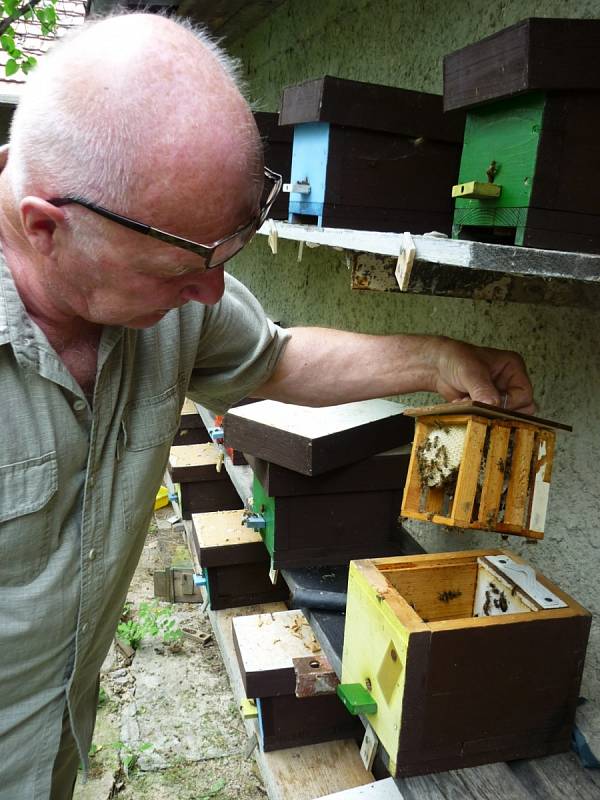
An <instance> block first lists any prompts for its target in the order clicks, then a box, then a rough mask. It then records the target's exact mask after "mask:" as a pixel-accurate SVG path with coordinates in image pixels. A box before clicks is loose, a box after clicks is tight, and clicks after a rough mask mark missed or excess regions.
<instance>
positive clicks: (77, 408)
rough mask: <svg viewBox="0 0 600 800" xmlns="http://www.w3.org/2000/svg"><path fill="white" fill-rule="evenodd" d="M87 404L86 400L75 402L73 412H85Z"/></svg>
mask: <svg viewBox="0 0 600 800" xmlns="http://www.w3.org/2000/svg"><path fill="white" fill-rule="evenodd" d="M86 408H87V403H86V402H85V400H75V402H74V403H73V411H85V409H86Z"/></svg>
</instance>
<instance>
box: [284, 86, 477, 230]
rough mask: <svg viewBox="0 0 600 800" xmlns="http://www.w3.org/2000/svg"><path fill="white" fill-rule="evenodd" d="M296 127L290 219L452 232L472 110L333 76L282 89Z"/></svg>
mask: <svg viewBox="0 0 600 800" xmlns="http://www.w3.org/2000/svg"><path fill="white" fill-rule="evenodd" d="M279 124H280V125H281V126H285V125H293V126H294V144H293V151H292V172H291V180H290V186H289V189H290V202H289V221H290V222H301V223H308V224H316V225H319V226H324V227H334V228H354V229H360V230H379V231H396V232H402V231H411V232H412V233H426V232H428V231H432V230H437V231H442V232H444V233H447V234H449V233H450V230H451V225H452V199H451V197H450V187H451V186H452V184H454V183H456V179H457V176H458V168H459V161H460V149H461V143H462V135H463V129H464V114H463V113H462V112H456V113H452V114H445V113H444V111H443V108H442V98H441V97H440V96H438V95H433V94H425V93H423V92H415V91H409V90H406V89H397V88H395V87H392V86H380V85H377V84H371V83H361V82H357V81H350V80H344V79H341V78H334V77H331V76H325V77H324V78H319V79H317V80H311V81H306V82H304V83H301V84H298V85H296V86H289V87H287V88H286V89H284V91H283V95H282V100H281V112H280V115H279Z"/></svg>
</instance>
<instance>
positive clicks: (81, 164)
mask: <svg viewBox="0 0 600 800" xmlns="http://www.w3.org/2000/svg"><path fill="white" fill-rule="evenodd" d="M7 177H8V179H9V181H10V184H11V186H12V187H13V191H14V193H15V199H16V201H17V202H19V200H20V199H21V198H22V197H23V196H25V195H35V196H39V197H42V198H50V197H56V196H75V197H81V198H83V199H86V200H89V201H91V202H94V203H97V204H100V205H105V206H107V207H109V208H112V209H114V210H115V211H119V212H121V213H124V214H128V215H131V216H139V217H141V218H143V219H144V221H146V222H148V223H150V224H153V225H156V226H159V227H163V228H165V229H171V230H173V231H174V232H181V233H182V234H183V235H185V234H187V235H188V236H190V237H191V236H192V233H193V231H191V230H189V229H188V228H190V227H194V226H197V227H198V231H197V234H196V236H197V237H198V238H200V239H201V238H202V236H205V237H208V239H207V240H208V241H210V238H211V231H218V230H219V229H220V231H221V233H225V234H226V233H227V232H231V231H232V230H233V229H234V228H235V227H236V226H237V225H239V224H241V223H243V222H244V221H246V219H248V218H249V217H250V216H251V213H252V207H253V205H254V204H255V203H256V198H257V194H258V191H259V189H258V187H259V185H261V182H262V152H261V146H260V139H259V137H258V133H257V130H256V126H255V124H254V121H253V118H252V114H251V111H250V109H249V107H248V104H247V103H246V101H245V100H244V98H243V97H242V95H241V93H240V91H239V88H238V85H237V81H236V75H235V66H234V65H232V62H231V61H229V60H228V59H227V57H226V56H225V55H224V54H223V53H222V52H221V51H220V50H219V49H218V48H217V47H216V45H214V44H213V43H212V42H211V41H210V39H209V38H208V37H207V36H206V35H204V34H202V33H198V32H196V31H194V30H193V29H192V28H191V26H189V25H187V24H182V23H178V22H174V21H172V20H169V19H167V18H164V17H160V16H156V15H152V14H129V15H120V16H114V17H110V18H107V19H105V20H102V21H98V22H92V23H88V24H86V25H84V26H83V28H82V29H81V30H80V31H79V32H77V33H76V34H74V35H71V36H69V37H66V38H65V39H64V40H62V41H61V42H60V43H59V44H58V45H56V46H55V48H54V49H53V50H52V52H51V53H50V54H49V55H48V56H47V57H46V58H45V60H44V62H43V63H42V64H41V65H40V66H39V67H38V68H36V70H35V71H34V72H33V73H32V75H31V76H30V79H29V82H28V86H27V89H26V92H25V94H24V97H23V99H22V101H21V103H20V105H19V107H18V108H17V111H16V112H15V116H14V121H13V125H12V129H11V149H10V155H9V161H8V165H7ZM69 209H70V210H71V209H72V210H73V211H72V213H74V214H78V213H80V211H81V209H78V208H76V207H69ZM88 213H89V212H88ZM244 215H245V218H244ZM224 217H230V219H231V222H230V224H229V226H227V224H225V225H224V226H223V218H224ZM96 224H102V223H101V221H98V220H96ZM227 228H228V229H227ZM184 229H185V230H184ZM216 236H217V233H215V237H216Z"/></svg>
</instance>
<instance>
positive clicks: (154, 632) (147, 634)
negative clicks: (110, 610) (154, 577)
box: [117, 603, 183, 650]
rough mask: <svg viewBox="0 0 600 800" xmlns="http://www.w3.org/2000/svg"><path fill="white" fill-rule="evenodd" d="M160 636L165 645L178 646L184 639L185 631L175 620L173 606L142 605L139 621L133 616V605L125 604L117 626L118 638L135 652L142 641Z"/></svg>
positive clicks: (138, 616)
mask: <svg viewBox="0 0 600 800" xmlns="http://www.w3.org/2000/svg"><path fill="white" fill-rule="evenodd" d="M155 636H160V637H161V638H162V640H163V642H164V643H165V644H169V645H172V644H177V643H180V642H181V641H182V639H183V631H182V630H181V629H180V628H179V626H178V625H177V622H176V621H175V620H174V619H173V609H172V607H171V606H158V605H151V604H150V603H140V607H139V611H138V615H137V619H135V618H134V617H133V616H132V606H131V604H127V603H126V604H125V607H124V609H123V614H122V615H121V622H120V623H119V625H118V626H117V637H118V638H119V639H120V640H121V641H123V642H125V643H126V644H128V645H129V646H130V647H132V648H133V649H134V650H137V648H138V647H139V646H140V644H141V642H142V639H144V638H151V637H155Z"/></svg>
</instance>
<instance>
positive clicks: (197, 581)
mask: <svg viewBox="0 0 600 800" xmlns="http://www.w3.org/2000/svg"><path fill="white" fill-rule="evenodd" d="M193 579H194V586H195V587H196V588H198V587H200V586H206V582H207V581H206V577H205V576H204V575H196V573H194V575H193Z"/></svg>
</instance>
